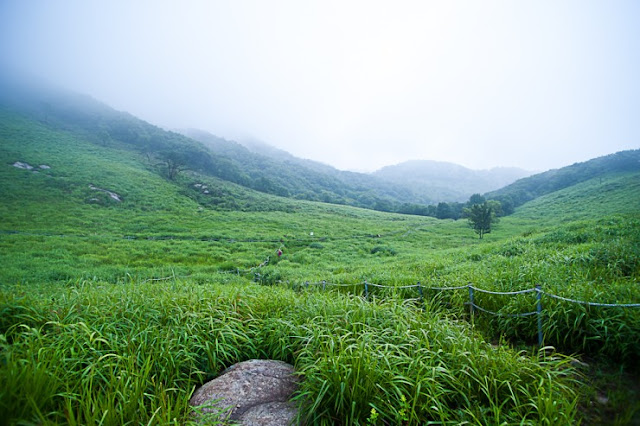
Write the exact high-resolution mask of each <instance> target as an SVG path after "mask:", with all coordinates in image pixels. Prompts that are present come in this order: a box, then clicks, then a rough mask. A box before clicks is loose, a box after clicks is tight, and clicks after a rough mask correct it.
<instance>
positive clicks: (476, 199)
mask: <svg viewBox="0 0 640 426" xmlns="http://www.w3.org/2000/svg"><path fill="white" fill-rule="evenodd" d="M485 201H487V200H486V199H485V198H484V197H483V196H482V195H480V194H473V195H472V196H471V197H469V202H468V203H467V205H468V206H473V205H474V204H482V203H484V202H485Z"/></svg>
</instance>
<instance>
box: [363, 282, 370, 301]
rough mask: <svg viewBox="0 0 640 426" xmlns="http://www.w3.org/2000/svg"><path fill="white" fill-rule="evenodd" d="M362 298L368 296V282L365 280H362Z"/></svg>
mask: <svg viewBox="0 0 640 426" xmlns="http://www.w3.org/2000/svg"><path fill="white" fill-rule="evenodd" d="M364 298H365V299H368V298H369V284H367V280H364Z"/></svg>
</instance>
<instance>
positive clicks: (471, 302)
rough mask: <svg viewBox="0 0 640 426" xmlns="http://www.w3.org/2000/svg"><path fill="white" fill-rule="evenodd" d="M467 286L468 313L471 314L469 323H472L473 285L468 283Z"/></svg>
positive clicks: (473, 310)
mask: <svg viewBox="0 0 640 426" xmlns="http://www.w3.org/2000/svg"><path fill="white" fill-rule="evenodd" d="M468 287H469V313H470V314H471V323H472V324H473V314H474V312H475V309H474V308H473V287H472V286H471V283H469V285H468Z"/></svg>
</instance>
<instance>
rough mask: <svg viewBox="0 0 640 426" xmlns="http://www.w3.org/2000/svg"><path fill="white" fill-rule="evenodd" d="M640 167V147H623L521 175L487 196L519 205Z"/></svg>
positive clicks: (634, 170) (515, 205) (639, 168)
mask: <svg viewBox="0 0 640 426" xmlns="http://www.w3.org/2000/svg"><path fill="white" fill-rule="evenodd" d="M637 171H640V149H635V150H628V151H620V152H617V153H615V154H610V155H606V156H603V157H598V158H594V159H592V160H589V161H585V162H582V163H575V164H572V165H570V166H567V167H563V168H561V169H553V170H549V171H546V172H544V173H539V174H536V175H533V176H529V177H526V178H524V179H520V180H518V181H516V182H514V183H512V184H511V185H508V186H506V187H504V188H501V189H498V190H496V191H491V192H488V193H486V194H485V197H486V198H489V199H495V200H499V201H501V202H502V203H503V204H505V205H511V206H513V207H518V206H520V205H522V204H524V203H526V202H527V201H531V200H533V199H536V198H538V197H541V196H543V195H547V194H551V193H553V192H556V191H559V190H561V189H565V188H568V187H570V186H573V185H577V184H579V183H582V182H585V181H587V180H590V179H593V178H597V177H607V176H611V175H614V174H617V173H618V174H619V173H626V172H637ZM638 197H640V194H639V195H638Z"/></svg>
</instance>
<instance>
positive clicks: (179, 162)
mask: <svg viewBox="0 0 640 426" xmlns="http://www.w3.org/2000/svg"><path fill="white" fill-rule="evenodd" d="M159 157H160V160H162V164H163V165H164V166H165V167H166V173H167V178H168V179H169V180H175V179H176V177H177V176H178V173H180V172H181V171H182V170H184V169H185V168H186V166H187V161H186V159H185V156H184V155H183V154H181V153H179V152H176V151H164V152H161V153H160V154H159Z"/></svg>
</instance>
